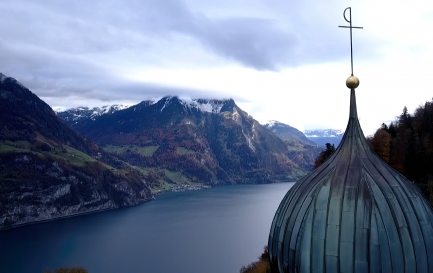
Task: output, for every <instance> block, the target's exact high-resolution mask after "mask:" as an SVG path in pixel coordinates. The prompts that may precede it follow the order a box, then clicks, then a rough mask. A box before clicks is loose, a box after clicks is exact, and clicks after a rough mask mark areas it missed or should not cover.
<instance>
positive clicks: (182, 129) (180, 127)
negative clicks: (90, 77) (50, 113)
mask: <svg viewBox="0 0 433 273" xmlns="http://www.w3.org/2000/svg"><path fill="white" fill-rule="evenodd" d="M74 111H75V109H74ZM67 114H68V113H64V112H63V113H59V114H58V115H59V117H63V116H65V115H67ZM65 122H66V123H68V124H69V125H70V126H71V127H72V128H73V129H75V130H76V131H77V132H79V133H80V134H82V135H84V136H86V137H87V138H89V139H91V140H93V141H95V142H96V143H97V144H98V145H100V146H101V147H103V149H104V150H105V151H107V152H109V153H111V154H113V155H116V156H118V157H120V158H121V159H122V160H125V161H127V162H128V163H129V164H131V165H134V166H135V167H137V168H138V169H140V170H141V172H142V173H143V174H144V175H145V177H146V178H147V180H148V181H150V183H151V187H152V188H153V189H154V191H158V190H160V189H163V190H164V189H170V188H173V187H179V186H182V185H188V184H189V185H196V184H199V185H203V184H205V185H217V184H226V183H269V182H275V181H290V180H293V179H296V178H298V177H299V176H301V175H303V174H305V170H304V169H302V168H301V167H300V166H299V165H298V164H297V163H296V162H294V161H293V160H291V159H290V158H289V156H288V150H287V147H286V145H285V143H284V142H283V141H282V140H281V139H279V138H278V137H277V136H275V135H274V134H273V133H271V132H270V131H269V130H267V129H266V128H265V127H263V126H262V125H260V124H259V123H258V122H257V121H256V120H254V119H253V118H252V117H251V116H249V115H248V114H247V113H245V112H244V111H242V110H241V109H240V108H239V107H238V106H237V105H236V103H235V102H234V101H233V100H232V99H228V100H207V99H196V100H181V99H179V98H178V97H164V98H162V99H160V100H159V101H143V102H141V103H139V104H137V105H134V106H131V107H129V108H127V109H124V110H120V111H116V112H114V113H111V114H110V113H107V114H104V115H102V116H99V117H97V118H95V119H90V118H88V119H82V120H80V121H78V122H71V121H68V120H65Z"/></svg>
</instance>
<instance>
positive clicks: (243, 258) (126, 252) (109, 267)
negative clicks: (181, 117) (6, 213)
mask: <svg viewBox="0 0 433 273" xmlns="http://www.w3.org/2000/svg"><path fill="white" fill-rule="evenodd" d="M292 185H293V183H283V184H271V185H243V186H225V187H219V188H213V189H208V190H203V191H195V192H183V193H169V194H166V195H163V196H161V197H160V198H158V199H157V200H155V201H152V202H148V203H145V204H143V205H141V206H137V207H133V208H127V209H121V210H115V211H108V212H103V213H99V214H92V215H85V216H80V217H75V218H69V219H65V220H60V221H56V222H51V223H43V224H37V225H32V226H27V227H22V228H18V229H14V230H9V231H3V232H0V272H1V273H3V272H5V273H14V272H23V273H33V272H35V273H43V272H44V271H45V270H46V269H55V268H58V267H63V266H69V267H70V266H83V267H85V268H86V269H87V270H88V271H89V273H111V272H112V273H121V272H122V273H129V272H134V273H135V272H148V273H214V272H215V273H235V272H239V269H240V268H241V266H242V265H247V264H249V263H250V262H252V261H255V260H256V259H257V257H258V256H259V255H260V254H261V253H262V250H263V247H264V246H265V245H266V243H267V239H268V234H269V229H270V225H271V221H272V218H273V215H274V213H275V211H276V209H277V207H278V204H279V203H280V201H281V199H282V198H283V196H284V194H285V193H286V192H287V190H288V189H289V188H290V187H291V186H292Z"/></svg>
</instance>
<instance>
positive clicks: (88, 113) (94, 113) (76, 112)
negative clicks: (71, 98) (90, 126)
mask: <svg viewBox="0 0 433 273" xmlns="http://www.w3.org/2000/svg"><path fill="white" fill-rule="evenodd" d="M128 107H130V106H129V105H122V104H115V105H105V106H102V107H93V108H89V107H86V106H79V107H76V108H71V109H68V110H66V111H62V112H58V113H57V114H58V115H60V116H61V118H62V119H64V120H68V121H71V122H74V123H77V122H78V121H79V120H81V119H91V120H95V119H96V118H97V117H99V116H102V115H105V114H112V113H114V112H117V111H120V110H123V109H126V108H128Z"/></svg>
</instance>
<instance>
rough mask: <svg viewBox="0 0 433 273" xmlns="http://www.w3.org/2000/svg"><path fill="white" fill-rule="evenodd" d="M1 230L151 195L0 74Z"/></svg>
mask: <svg viewBox="0 0 433 273" xmlns="http://www.w3.org/2000/svg"><path fill="white" fill-rule="evenodd" d="M0 121H1V122H0V229H1V228H6V227H11V226H16V225H22V224H27V223H32V222H38V221H44V220H51V219H54V218H59V217H67V216H70V215H77V214H83V213H89V212H95V211H100V210H105V209H113V208H119V207H124V206H131V205H137V204H139V203H141V202H144V201H147V200H150V199H151V198H152V195H151V192H150V189H149V187H148V186H147V184H146V181H144V180H143V178H142V176H140V174H139V173H138V172H137V171H135V170H133V169H132V168H129V167H128V166H127V165H125V164H124V163H122V162H120V161H119V160H117V159H115V158H113V157H112V156H110V155H108V154H106V153H105V152H104V151H102V150H100V149H99V148H98V147H97V146H96V145H95V144H93V143H92V142H90V141H88V140H85V139H83V138H82V137H81V136H79V135H78V134H77V133H76V132H74V131H73V130H72V129H70V128H69V127H68V126H66V125H65V124H64V123H63V122H61V121H60V120H59V119H58V117H57V116H56V114H55V113H54V111H53V110H52V109H51V107H49V105H48V104H46V103H45V102H44V101H42V100H41V99H39V98H38V97H37V96H36V95H35V94H33V93H32V92H31V91H30V90H29V89H27V88H25V87H24V86H23V85H22V84H20V83H19V82H18V81H17V80H15V79H13V78H11V77H7V76H5V75H3V74H2V75H0Z"/></svg>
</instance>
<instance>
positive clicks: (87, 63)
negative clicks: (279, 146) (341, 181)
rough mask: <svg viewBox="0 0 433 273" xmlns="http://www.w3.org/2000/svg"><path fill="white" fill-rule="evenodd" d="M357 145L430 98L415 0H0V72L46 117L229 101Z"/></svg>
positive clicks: (428, 11) (427, 48) (425, 8)
mask: <svg viewBox="0 0 433 273" xmlns="http://www.w3.org/2000/svg"><path fill="white" fill-rule="evenodd" d="M348 6H352V21H353V24H354V25H356V26H363V27H364V29H363V30H354V59H355V67H354V72H355V75H357V76H358V77H359V78H360V80H361V84H360V87H359V88H358V89H357V99H358V111H359V116H360V121H361V125H362V126H363V128H364V132H365V133H366V134H367V135H368V134H371V133H373V132H374V130H375V129H376V128H377V127H379V126H380V124H381V123H382V122H389V121H392V120H393V119H394V118H395V116H397V115H399V114H400V113H401V111H402V109H403V107H404V106H407V107H408V109H409V111H413V110H414V109H415V108H416V107H418V106H419V105H421V104H423V103H424V102H425V101H427V100H431V99H432V97H433V86H431V84H429V82H430V81H431V80H432V79H433V69H432V66H433V38H431V37H432V35H431V33H432V30H433V4H432V3H431V1H427V0H413V1H402V0H394V1H391V0H382V1H379V2H378V1H373V0H365V1H362V2H361V1H336V0H329V1H319V0H218V1H210V0H93V1H88V0H85V1H84V0H75V1H66V0H44V1H38V0H33V1H30V0H27V1H24V0H0V14H1V16H0V72H2V73H4V74H6V75H8V76H12V77H14V78H16V79H18V80H19V81H21V82H22V83H23V84H24V85H26V86H27V87H29V88H30V89H31V90H32V91H33V92H35V93H36V94H37V95H38V96H40V97H41V98H42V99H43V100H45V101H46V102H47V103H48V104H50V105H51V106H52V107H53V108H70V107H74V106H79V105H84V106H101V105H108V104H115V103H123V104H133V103H137V102H139V101H142V100H146V99H155V98H160V97H163V96H165V95H177V96H180V97H185V98H234V99H235V100H236V102H237V103H238V105H239V106H240V107H241V108H242V109H244V110H245V111H247V112H248V113H249V114H251V115H252V116H253V117H255V118H256V119H257V120H259V121H260V122H266V121H267V120H271V119H273V120H279V121H282V122H285V123H288V124H290V125H292V126H295V127H297V128H299V129H301V130H304V129H312V128H336V129H344V128H345V125H346V122H347V116H348V107H349V101H348V100H349V91H348V89H347V88H346V87H345V80H346V78H347V76H349V75H350V47H349V31H348V30H347V29H342V28H338V27H337V26H338V25H345V24H347V23H346V22H345V21H344V18H343V16H342V12H343V10H344V9H345V8H346V7H348Z"/></svg>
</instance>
